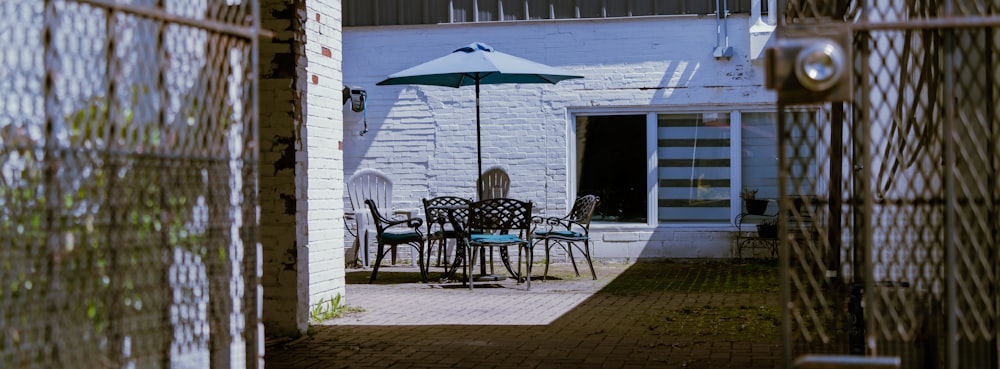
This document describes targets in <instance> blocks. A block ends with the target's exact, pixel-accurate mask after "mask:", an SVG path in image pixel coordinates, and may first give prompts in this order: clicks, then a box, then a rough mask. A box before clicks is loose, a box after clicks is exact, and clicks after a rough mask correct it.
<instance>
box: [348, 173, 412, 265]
mask: <svg viewBox="0 0 1000 369" xmlns="http://www.w3.org/2000/svg"><path fill="white" fill-rule="evenodd" d="M346 187H347V197H348V199H349V200H350V208H349V209H344V221H345V223H346V225H347V230H348V232H351V231H352V229H351V228H352V227H351V226H352V225H353V226H354V227H353V228H354V229H353V232H352V233H351V235H353V236H354V245H353V247H354V257H355V260H358V261H360V262H361V266H362V267H363V268H369V267H370V266H371V260H370V257H369V250H370V247H369V246H370V245H371V242H373V241H375V235H376V234H377V231H376V227H375V221H374V218H373V217H372V215H371V214H370V213H369V210H368V207H367V205H365V200H367V199H370V200H372V202H374V203H375V205H376V206H377V207H378V208H379V209H386V210H385V211H386V213H389V214H392V217H393V218H394V219H398V218H406V219H409V218H411V217H412V216H413V214H414V211H413V210H405V209H396V208H394V207H393V206H392V180H391V179H389V177H388V176H386V175H385V173H382V172H380V171H378V170H375V169H363V170H360V171H358V172H356V173H354V175H352V176H351V177H350V178H349V179H348V180H347V186H346ZM359 253H361V255H360V257H359V255H358V254H359ZM411 259H414V260H413V262H414V263H416V260H415V258H411ZM392 263H393V264H395V263H396V248H395V246H393V248H392Z"/></svg>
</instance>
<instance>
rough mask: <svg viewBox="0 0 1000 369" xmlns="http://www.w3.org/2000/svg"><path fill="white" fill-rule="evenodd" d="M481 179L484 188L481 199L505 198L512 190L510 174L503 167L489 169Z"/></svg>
mask: <svg viewBox="0 0 1000 369" xmlns="http://www.w3.org/2000/svg"><path fill="white" fill-rule="evenodd" d="M479 181H480V183H481V184H482V190H483V193H482V195H481V196H480V197H479V199H480V200H485V199H497V198H504V197H507V194H508V193H509V192H510V175H508V174H507V171H505V170H503V168H501V167H492V168H490V169H487V170H486V171H485V172H483V175H482V176H481V177H480V179H479Z"/></svg>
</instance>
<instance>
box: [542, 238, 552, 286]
mask: <svg viewBox="0 0 1000 369" xmlns="http://www.w3.org/2000/svg"><path fill="white" fill-rule="evenodd" d="M550 262H552V256H551V255H550V254H549V240H547V239H546V240H545V271H544V272H543V273H542V280H543V281H545V280H548V279H549V263H550Z"/></svg>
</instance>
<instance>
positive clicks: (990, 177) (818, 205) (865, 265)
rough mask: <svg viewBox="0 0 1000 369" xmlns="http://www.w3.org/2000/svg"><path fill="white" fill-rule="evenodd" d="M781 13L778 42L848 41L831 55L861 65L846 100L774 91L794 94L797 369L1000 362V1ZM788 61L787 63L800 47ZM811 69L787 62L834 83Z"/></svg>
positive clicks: (790, 138) (822, 5)
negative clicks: (816, 357) (842, 359)
mask: <svg viewBox="0 0 1000 369" xmlns="http://www.w3.org/2000/svg"><path fill="white" fill-rule="evenodd" d="M779 7H780V8H781V11H780V13H779V14H782V15H783V16H781V17H780V22H779V25H778V31H777V35H778V38H777V40H776V41H778V43H782V40H783V39H794V38H796V37H800V36H801V35H806V36H805V37H816V35H831V34H832V35H838V36H836V37H833V38H839V39H838V40H832V41H830V45H837V44H838V43H839V44H840V45H841V46H843V49H844V50H847V51H848V52H847V54H848V55H849V57H848V60H850V61H851V62H850V63H847V64H846V65H847V68H848V69H847V71H846V73H845V74H844V77H843V78H844V80H843V81H840V83H838V84H835V87H833V88H831V90H829V91H823V90H815V89H813V90H811V91H806V94H804V95H802V94H800V95H798V96H799V98H801V97H802V96H807V97H808V99H815V101H803V100H801V99H796V97H795V89H797V88H802V87H803V86H801V85H799V84H798V83H789V84H782V83H780V82H782V81H771V82H769V83H770V84H771V85H772V86H774V87H776V88H777V89H778V90H779V96H786V97H787V99H786V98H782V97H779V109H780V111H781V118H780V123H779V137H781V141H780V146H781V150H782V151H781V155H780V156H781V163H780V172H779V173H780V176H781V178H782V181H781V182H782V197H781V201H782V206H781V209H783V213H782V217H783V219H785V220H786V222H784V223H783V227H784V228H783V231H784V235H785V236H784V237H783V239H782V243H781V253H780V254H781V260H782V264H783V273H784V278H783V280H784V286H783V299H784V300H785V304H784V305H785V307H786V308H785V312H784V331H785V344H786V357H785V362H786V365H791V363H792V362H793V359H794V358H797V357H800V356H803V355H807V354H824V355H825V354H831V355H852V354H853V355H859V356H865V357H890V358H898V359H899V360H900V364H899V365H900V367H902V368H923V367H932V368H952V369H957V368H995V367H997V366H998V356H1000V355H998V351H1000V349H998V347H1000V346H998V344H997V332H998V331H1000V319H998V315H1000V308H998V306H1000V293H998V285H1000V275H998V273H1000V262H998V260H1000V258H998V255H997V247H996V245H997V244H998V233H997V230H998V229H1000V224H998V222H1000V216H998V215H1000V214H998V211H1000V166H998V165H997V164H998V163H1000V160H998V159H1000V145H998V143H1000V129H998V127H1000V125H998V123H1000V122H998V120H997V117H996V113H995V106H996V105H997V97H998V96H1000V95H998V93H997V92H998V86H1000V83H998V82H1000V77H998V74H997V73H996V70H998V69H1000V63H998V61H1000V55H998V50H1000V47H998V43H997V27H996V26H997V25H998V24H1000V17H997V16H996V15H994V14H996V10H997V9H996V5H995V4H983V3H980V2H958V1H945V0H940V1H938V0H923V1H905V2H904V1H899V2H896V1H888V2H862V1H846V0H841V1H828V0H823V1H820V0H800V1H787V2H784V3H782V4H781V5H779ZM844 40H847V41H846V42H844ZM786 44H787V43H786ZM784 51H785V52H784V53H775V54H773V55H776V56H782V55H788V54H789V52H790V53H791V54H794V52H795V50H791V51H789V50H784ZM831 55H833V54H831ZM800 60H806V61H805V62H802V63H799V64H796V63H794V62H793V63H780V62H778V64H775V65H779V64H780V65H784V66H787V67H789V68H804V69H806V70H811V71H812V72H817V73H827V72H830V70H826V69H824V68H823V67H822V64H823V63H825V62H826V61H824V60H822V57H820V58H818V59H812V60H807V59H800ZM813 62H815V63H813ZM810 63H813V64H810ZM775 74H778V75H780V76H795V73H792V72H790V71H788V70H782V71H776V72H775ZM800 75H806V76H812V77H817V76H818V77H824V76H825V74H816V73H812V74H810V73H801V74H800ZM829 75H830V76H833V75H834V74H832V73H831V74H829ZM789 78H795V77H789ZM800 78H801V77H800ZM836 86H839V87H846V89H845V91H849V94H847V95H846V96H845V95H843V94H840V93H839V92H832V91H834V89H836V88H838V87H836ZM808 87H809V86H805V88H806V89H807V90H808V89H809V88H808ZM811 112H815V113H811Z"/></svg>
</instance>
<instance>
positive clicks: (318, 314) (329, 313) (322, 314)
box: [309, 293, 364, 323]
mask: <svg viewBox="0 0 1000 369" xmlns="http://www.w3.org/2000/svg"><path fill="white" fill-rule="evenodd" d="M340 300H341V296H340V294H339V293H338V294H337V295H336V296H334V297H333V298H332V299H330V300H326V299H324V298H320V299H319V302H317V303H316V305H314V306H313V307H312V309H310V310H309V318H310V321H312V322H314V323H318V322H322V321H326V320H330V319H333V318H336V317H338V316H340V315H341V314H343V313H348V312H361V311H364V310H362V309H361V308H353V307H349V306H346V305H341V304H340Z"/></svg>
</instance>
